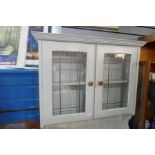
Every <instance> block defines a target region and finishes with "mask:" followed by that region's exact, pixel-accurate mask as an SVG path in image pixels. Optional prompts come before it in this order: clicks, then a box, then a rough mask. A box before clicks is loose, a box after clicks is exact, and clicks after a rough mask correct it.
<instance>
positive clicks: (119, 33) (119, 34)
mask: <svg viewBox="0 0 155 155" xmlns="http://www.w3.org/2000/svg"><path fill="white" fill-rule="evenodd" d="M63 33H64V34H75V35H84V36H97V37H109V38H122V39H137V37H139V36H142V35H150V34H155V27H154V26H150V27H145V26H120V27H119V29H118V30H113V29H102V30H101V29H93V28H87V27H84V28H82V27H71V26H70V27H69V26H65V27H63Z"/></svg>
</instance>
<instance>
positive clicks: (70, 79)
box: [40, 41, 95, 127]
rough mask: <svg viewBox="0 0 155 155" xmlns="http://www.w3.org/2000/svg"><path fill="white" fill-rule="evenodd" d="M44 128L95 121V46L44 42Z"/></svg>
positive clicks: (42, 122)
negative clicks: (66, 123) (92, 119)
mask: <svg viewBox="0 0 155 155" xmlns="http://www.w3.org/2000/svg"><path fill="white" fill-rule="evenodd" d="M40 48H41V51H42V52H41V56H40V57H41V58H40V61H41V62H40V64H41V65H40V68H41V73H40V79H41V80H40V96H41V103H40V107H41V108H40V113H41V127H45V126H46V125H51V124H59V123H65V122H72V121H81V120H87V119H90V118H92V117H93V105H94V76H95V75H94V72H95V45H93V44H82V43H67V42H51V41H49V42H47V41H45V42H42V43H41V47H40Z"/></svg>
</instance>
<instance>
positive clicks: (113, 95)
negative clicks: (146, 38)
mask: <svg viewBox="0 0 155 155" xmlns="http://www.w3.org/2000/svg"><path fill="white" fill-rule="evenodd" d="M137 50H138V48H136V47H127V46H110V45H109V46H108V45H107V46H106V45H98V46H97V59H96V60H97V61H96V91H95V117H96V118H98V117H109V116H115V115H123V114H130V113H132V112H134V107H135V99H136V95H135V94H136V91H135V90H136V84H137V70H138V54H137V53H138V52H137Z"/></svg>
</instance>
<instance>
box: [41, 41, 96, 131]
mask: <svg viewBox="0 0 155 155" xmlns="http://www.w3.org/2000/svg"><path fill="white" fill-rule="evenodd" d="M95 48H96V46H95V44H83V43H69V42H54V41H40V42H39V49H40V50H39V51H40V62H39V64H40V67H39V68H40V74H39V76H40V81H39V83H40V124H41V128H44V127H45V126H47V125H52V124H59V123H65V122H72V121H81V120H88V119H91V118H93V108H94V85H93V86H92V87H88V85H87V83H88V81H93V82H94V80H95ZM52 51H64V52H65V51H71V52H87V73H86V98H85V99H86V102H85V106H86V107H85V110H86V111H85V112H83V113H74V114H66V115H56V116H54V115H53V111H52V108H53V107H52V83H51V82H52V65H50V64H52Z"/></svg>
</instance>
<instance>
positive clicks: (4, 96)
mask: <svg viewBox="0 0 155 155" xmlns="http://www.w3.org/2000/svg"><path fill="white" fill-rule="evenodd" d="M33 115H34V116H33ZM30 116H31V117H30ZM30 118H31V119H30ZM28 120H31V121H32V120H34V121H36V120H39V80H38V69H25V68H20V69H8V68H5V69H0V123H1V124H2V123H17V122H21V121H28Z"/></svg>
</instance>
